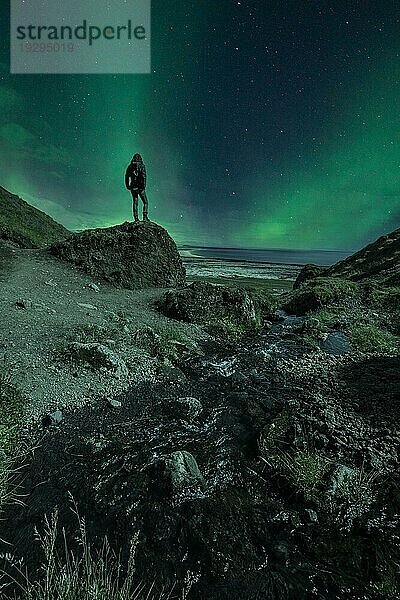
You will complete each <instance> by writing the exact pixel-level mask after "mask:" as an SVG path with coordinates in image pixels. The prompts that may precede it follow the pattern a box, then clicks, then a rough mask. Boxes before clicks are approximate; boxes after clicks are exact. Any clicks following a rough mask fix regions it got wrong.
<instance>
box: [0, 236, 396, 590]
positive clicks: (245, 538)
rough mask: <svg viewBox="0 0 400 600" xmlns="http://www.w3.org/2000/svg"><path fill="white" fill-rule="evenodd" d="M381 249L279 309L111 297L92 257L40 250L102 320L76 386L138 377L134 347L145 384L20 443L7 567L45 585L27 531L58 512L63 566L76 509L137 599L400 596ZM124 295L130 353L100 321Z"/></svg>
mask: <svg viewBox="0 0 400 600" xmlns="http://www.w3.org/2000/svg"><path fill="white" fill-rule="evenodd" d="M146 226H147V225H144V226H143V225H142V224H140V225H138V227H146ZM121 227H125V232H126V230H127V229H128V226H127V225H124V226H121ZM152 227H153V228H155V226H152ZM154 231H156V230H155V229H154ZM157 231H158V230H157ZM109 233H111V232H108V233H107V235H108V234H109ZM142 233H143V235H145V232H144V230H143V231H142V232H141V234H142ZM395 233H396V232H395ZM149 234H150V233H149V232H146V235H149ZM91 235H92V234H91ZM96 235H97V234H96ZM119 235H120V233H119V230H118V229H117V230H116V231H115V237H116V239H119ZM123 235H125V233H123V234H121V237H123ZM156 235H158V233H157V234H156ZM392 237H393V236H392ZM394 237H396V236H394ZM388 238H390V239H392V238H391V236H387V238H384V239H385V240H387V239H388ZM92 239H93V238H92ZM94 243H97V242H94ZM382 243H383V241H382V240H381V241H380V242H379V244H378V242H377V244H378V245H376V246H375V247H374V248H375V250H374V254H376V253H378V254H379V252H381V251H380V250H378V247H379V248H381V247H382ZM386 244H387V242H384V246H383V247H384V248H385V251H384V252H383V251H382V257H383V259H382V260H383V261H384V264H385V265H386V267H387V268H386V267H385V268H383V267H382V268H381V269H379V268H378V265H377V258H376V256H375V258H374V259H373V260H372V261H371V251H368V252H369V257H370V258H368V260H367V258H365V260H364V258H363V259H362V260H360V258H354V261H355V264H357V265H360V264H361V266H357V269H356V267H351V269H350V267H348V265H351V264H353V263H352V259H349V260H348V261H346V264H347V266H346V269H345V271H343V274H339V272H337V271H336V270H335V269H336V268H337V269H338V270H340V269H342V267H341V266H340V265H337V267H335V268H334V269H332V271H330V270H329V271H321V270H320V269H318V268H316V267H310V266H309V267H308V268H307V269H306V270H305V272H303V274H302V277H299V280H298V282H297V285H296V288H295V289H294V290H293V291H291V292H289V293H284V294H282V295H280V296H276V295H275V296H272V295H271V294H269V293H267V292H264V291H263V290H262V288H260V286H257V289H252V288H251V287H249V286H246V287H244V288H241V289H238V290H234V289H232V288H229V289H228V288H224V286H217V287H216V286H214V285H211V284H205V283H202V282H195V283H193V284H191V285H190V286H185V285H184V284H183V283H182V281H181V283H180V284H179V286H178V287H173V288H171V289H169V290H168V289H165V287H164V288H160V287H158V288H155V289H153V290H143V291H138V290H128V289H124V288H122V287H121V288H119V289H118V288H117V287H116V285H117V283H118V281H116V280H114V281H112V282H110V281H109V282H108V283H107V282H106V281H104V279H103V278H101V275H103V276H104V275H105V274H106V276H107V273H105V271H104V270H103V271H102V272H101V273H100V272H96V280H95V281H93V277H94V275H93V273H92V272H91V275H90V277H89V275H87V274H84V273H83V272H82V267H84V269H85V270H86V273H87V272H88V271H87V262H88V260H89V259H88V258H87V256H88V254H87V252H86V251H84V250H81V246H80V242H78V243H77V244H75V243H72V247H73V248H72V249H70V250H69V252H70V257H71V256H72V255H73V263H74V265H78V264H79V262H80V258H79V256H83V257H84V258H83V260H84V262H85V261H86V266H85V265H84V264H80V266H79V267H78V266H74V265H72V264H70V263H69V262H65V261H59V259H56V258H54V257H53V256H52V255H50V256H49V253H47V251H45V252H46V259H45V260H46V261H48V262H46V265H47V268H49V269H50V265H51V268H52V269H53V268H54V269H55V267H56V265H58V268H60V269H61V270H62V271H60V276H57V278H56V277H54V278H53V280H54V281H56V283H57V286H61V281H62V277H61V274H62V275H63V276H64V277H66V276H67V275H66V274H67V272H69V273H70V277H72V276H73V277H75V278H76V279H75V283H73V285H74V286H75V287H74V290H75V291H76V295H75V291H74V292H73V295H72V296H71V300H72V298H74V300H77V299H78V297H79V296H80V294H82V297H81V298H80V300H79V302H81V300H83V304H85V305H86V304H88V303H90V304H93V305H96V306H98V310H97V311H96V310H94V309H88V308H85V309H84V310H83V311H82V313H80V317H82V316H83V314H86V312H87V313H88V315H91V316H90V317H89V318H90V324H91V325H95V324H96V326H97V327H98V328H96V327H93V328H92V329H90V328H89V329H88V328H87V325H88V323H86V324H85V325H86V329H84V330H83V331H82V335H80V336H79V337H77V336H75V337H74V339H73V340H71V339H69V342H68V344H69V346H68V348H69V350H68V351H69V352H72V353H73V361H72V363H71V368H74V369H75V368H76V365H77V364H79V371H76V373H77V374H78V375H77V379H78V380H81V381H82V382H85V381H86V380H85V377H87V376H88V375H87V374H88V373H91V374H93V373H97V374H99V373H101V376H100V379H103V380H104V381H110V380H113V379H114V378H115V375H116V373H118V377H121V376H122V378H123V377H125V376H126V374H127V373H128V374H129V373H130V372H131V369H132V368H133V367H134V365H133V363H130V364H127V363H129V361H126V360H125V359H124V357H126V354H125V353H126V352H127V348H128V346H129V347H131V348H132V347H135V348H136V349H137V350H138V349H140V352H141V356H142V358H143V359H146V360H147V361H148V362H147V363H144V364H145V367H144V374H145V375H146V374H147V375H149V376H144V377H142V378H140V379H138V380H136V381H132V382H130V383H129V385H128V386H126V387H125V388H124V389H121V390H120V391H118V390H115V393H114V394H113V395H112V397H111V398H110V399H109V400H108V401H107V400H106V399H105V398H103V400H102V399H101V397H100V398H99V401H97V402H96V401H92V402H90V403H84V404H83V405H78V406H77V405H72V404H68V403H66V404H65V405H61V404H60V405H58V406H57V407H58V408H59V410H60V411H61V412H53V413H50V414H47V418H45V419H44V420H43V422H41V421H40V419H39V423H38V424H35V423H32V424H31V425H30V426H29V427H28V428H27V427H26V425H25V427H22V429H20V434H19V436H18V437H17V439H18V444H17V447H18V448H19V457H17V458H16V459H15V460H14V463H13V469H14V470H13V472H12V473H11V475H10V477H9V480H8V481H9V483H11V485H12V489H13V490H14V497H15V495H16V494H17V497H19V498H22V499H23V501H22V503H20V504H18V503H16V502H13V501H12V497H11V499H9V501H8V502H5V503H3V517H4V518H3V521H2V523H1V525H0V538H1V540H0V544H2V546H0V553H1V556H2V565H3V569H4V570H5V571H6V572H7V573H9V574H11V576H12V577H13V578H14V580H15V581H16V582H19V583H20V584H21V585H22V587H23V585H24V579H23V578H21V572H25V569H27V571H28V573H29V578H30V579H31V580H33V581H34V580H35V579H38V580H40V578H41V577H42V575H41V573H42V571H41V565H42V563H43V560H44V559H45V556H44V555H43V553H42V552H41V549H40V544H39V543H38V541H37V531H38V532H39V533H40V532H43V531H46V516H47V518H48V519H50V517H51V515H52V514H53V513H54V509H55V508H56V507H57V509H58V523H57V527H58V531H59V532H60V533H59V535H58V536H57V537H55V538H54V545H55V547H56V548H57V549H58V552H59V554H60V555H61V556H62V555H63V552H64V550H63V549H64V547H65V540H64V538H63V536H62V535H61V532H62V530H63V528H64V530H65V539H67V540H68V547H69V548H70V550H72V551H73V552H74V554H75V555H79V552H80V551H81V550H82V549H81V546H80V544H79V543H78V542H77V541H76V530H77V527H78V529H79V522H78V523H77V514H76V512H77V509H78V510H79V515H81V516H82V517H84V518H85V526H84V531H85V535H87V537H88V539H90V540H91V542H92V544H93V547H101V545H102V543H103V540H104V537H105V536H106V537H107V539H108V541H109V543H110V545H111V546H112V548H114V549H115V550H116V552H120V553H121V554H120V556H121V561H122V565H123V567H124V568H125V573H127V572H130V569H131V566H132V564H133V563H132V560H130V558H129V557H132V552H133V553H134V574H135V578H136V579H137V581H139V582H141V585H142V586H143V590H144V591H143V593H141V594H140V595H139V596H138V597H139V598H140V599H141V598H143V599H144V598H146V597H149V598H159V597H160V595H161V596H162V594H163V593H165V592H171V593H170V594H169V597H171V598H180V599H183V598H193V599H194V600H205V599H207V600H225V599H228V598H229V599H230V600H251V599H257V598H260V599H261V598H263V599H264V598H268V599H270V598H271V599H288V600H303V599H304V600H308V599H311V598H318V599H323V600H325V599H326V600H330V599H339V600H361V599H367V600H388V599H391V598H393V599H394V598H400V588H399V583H398V582H399V564H400V547H399V539H400V538H399V536H400V496H399V489H400V475H399V473H400V470H399V466H400V459H399V451H400V418H399V415H400V412H399V406H400V396H399V389H400V369H399V367H400V327H399V323H400V319H399V316H400V301H399V299H400V293H399V288H397V287H396V283H395V279H392V273H393V272H395V271H396V269H397V268H398V261H397V250H396V244H392V243H390V247H391V248H392V252H393V253H394V258H393V256H392V255H391V252H390V251H389V249H388V248H389V247H387V246H386ZM67 246H68V245H67ZM67 246H64V247H67ZM111 246H112V244H111ZM69 248H71V246H69ZM21 252H25V251H21ZM102 253H103V257H104V263H105V262H107V258H106V252H105V250H104V248H103V249H102ZM26 256H28V255H26ZM38 256H39V255H37V257H38ZM355 256H356V257H357V255H355ZM359 256H361V257H366V256H367V253H366V252H364V254H363V253H362V252H361V253H359ZM24 260H28V259H27V258H25V259H24V258H23V257H22V256H18V257H16V262H17V264H23V261H24ZM41 260H44V259H43V258H42V256H41V258H40V261H41ZM40 261H39V264H41V266H40V267H39V269H38V271H37V273H38V274H40V270H41V269H43V270H44V263H40ZM52 261H53V262H52ZM104 263H103V264H104ZM372 264H374V265H375V266H374V267H372V266H371V265H372ZM362 265H364V266H362ZM381 266H382V265H381ZM90 268H92V266H90V267H89V269H90ZM363 268H365V269H366V270H368V269H369V271H368V273H367V272H366V274H365V276H363V275H362V273H363V272H364V271H362V269H363ZM10 272H12V273H14V274H13V275H12V277H14V283H15V282H16V281H17V276H16V274H15V273H16V272H15V271H13V270H12V269H11V270H6V275H4V278H5V279H4V280H5V281H6V280H7V277H10ZM22 272H24V269H22ZM177 272H178V273H179V272H180V271H179V269H178V270H177ZM383 272H385V273H387V274H389V275H388V276H386V275H385V276H384V279H376V277H381V276H382V273H383ZM54 273H57V271H56V270H55V271H54ZM305 273H306V276H305ZM310 274H311V276H309V275H310ZM378 274H379V275H378ZM108 275H109V272H108ZM45 276H46V278H48V277H49V273H46V274H45ZM124 276H125V275H124ZM84 277H85V278H87V279H83V278H84ZM129 277H130V275H129ZM38 279H39V281H40V278H39V277H38ZM71 281H72V279H71ZM84 281H85V285H88V286H90V285H92V286H93V285H95V286H96V287H98V288H99V291H96V288H93V287H92V288H90V287H89V288H86V287H85V286H84V285H83V282H84ZM169 281H170V280H169ZM120 285H122V283H121V281H120ZM146 285H147V282H146ZM107 286H108V287H107ZM41 287H42V286H41V285H40V284H38V288H41ZM60 289H61V288H60ZM65 293H66V289H63V290H62V293H61V294H59V296H60V297H61V298H63V297H64V294H65ZM71 293H72V290H71ZM85 294H92V296H90V297H89V296H86V295H85ZM31 295H32V296H33V294H31ZM24 297H25V296H24ZM117 298H119V300H118V302H120V303H122V302H124V309H123V315H124V318H123V320H122V323H121V325H122V337H121V336H117V335H116V334H115V335H114V334H113V335H112V334H111V333H110V332H109V330H108V329H107V328H105V329H106V330H103V329H102V327H104V323H103V322H102V321H101V322H100V321H99V323H97V322H96V323H95V322H94V321H92V318H93V315H94V314H96V315H97V314H100V315H102V318H103V317H104V315H105V310H106V306H108V308H109V309H110V302H117ZM53 299H54V301H55V296H54V297H53ZM30 301H32V302H35V301H36V300H35V297H32V298H30ZM7 310H9V313H8V315H9V316H8V317H7V312H6V311H7ZM18 310H19V311H21V312H18V313H17V312H15V311H17V307H16V306H15V305H11V302H9V303H8V304H7V307H3V320H7V318H8V322H14V321H15V322H16V323H18V321H17V320H16V319H17V317H16V315H20V314H24V315H27V314H28V310H31V311H32V313H31V314H32V315H33V311H34V310H36V311H38V310H39V309H38V308H35V309H33V308H31V307H29V308H27V307H25V308H24V307H22V306H21V307H18ZM55 310H56V314H58V311H61V301H60V304H59V305H58V307H56V309H55ZM13 311H14V312H13ZM68 312H69V314H70V313H71V312H73V311H71V308H69V311H68ZM18 318H19V317H18ZM140 319H142V320H141V321H140ZM74 323H75V324H76V320H75V321H74ZM60 326H61V323H57V327H60ZM40 327H45V325H44V319H43V320H42V321H40ZM125 327H126V329H125ZM33 329H34V328H33ZM49 335H50V334H49V332H47V337H49ZM110 339H114V340H115V341H116V343H115V344H114V345H113V344H111V345H110V343H109V340H110ZM110 352H112V353H113V354H110ZM117 356H118V357H119V358H120V359H121V358H122V359H124V361H125V367H126V369H127V371H125V370H124V367H123V366H122V365H121V363H119V362H118V361H117V360H116V357H117ZM71 373H72V371H71ZM118 377H117V379H118ZM71 381H72V378H71ZM64 385H65V386H67V385H68V384H67V382H65V384H64ZM85 386H86V384H85V383H83V388H82V389H84V388H85ZM0 397H1V407H2V410H3V411H4V414H5V415H6V416H7V415H8V416H7V419H9V418H10V417H9V412H10V411H9V410H8V411H7V410H6V407H10V406H12V405H13V403H14V404H17V405H18V407H19V408H18V410H21V407H22V406H23V401H22V399H21V396H20V395H19V392H18V377H14V378H13V377H12V376H9V377H3V379H2V382H1V386H0ZM53 408H55V407H53ZM11 412H12V411H11ZM44 416H46V413H44ZM2 439H3V440H6V441H7V443H8V444H9V445H8V447H7V448H5V450H6V451H9V450H8V448H11V447H12V446H11V445H10V443H9V440H8V438H7V437H6V436H4V435H3V438H2ZM13 443H14V446H15V445H16V443H17V442H16V438H15V437H14V442H13ZM5 445H6V444H5V442H3V446H5ZM21 448H25V449H26V450H25V452H22V451H21ZM6 453H7V452H6ZM3 460H5V459H3ZM15 491H17V492H16V494H15ZM11 496H12V495H11ZM129 565H131V566H129ZM6 579H7V578H6ZM12 587H13V586H11V587H9V588H8V593H10V594H11V593H12ZM18 589H19V590H20V588H18V586H17V587H15V585H14V590H15V591H17V592H18ZM149 590H151V591H150V592H149ZM3 593H4V594H5V593H6V591H4V592H3ZM148 593H149V595H147V594H148ZM19 594H20V597H24V598H25V597H26V596H23V595H22V594H21V591H19ZM17 597H18V594H17ZM84 597H85V598H89V597H90V596H89V595H86V596H84ZM98 597H99V598H105V597H106V596H104V595H99V596H98ZM132 597H137V596H132ZM52 598H53V596H52Z"/></svg>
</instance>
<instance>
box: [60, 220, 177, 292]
mask: <svg viewBox="0 0 400 600" xmlns="http://www.w3.org/2000/svg"><path fill="white" fill-rule="evenodd" d="M50 252H51V253H52V254H53V255H55V256H57V257H58V258H61V259H62V260H65V261H68V262H71V263H73V264H75V265H78V266H79V267H80V268H81V269H82V270H83V271H85V272H86V273H88V274H89V275H92V276H95V277H100V278H102V279H105V280H106V281H108V282H109V283H112V284H114V285H117V286H121V287H125V288H128V289H139V288H150V287H177V286H181V285H184V284H185V278H186V273H185V269H184V266H183V263H182V260H181V257H180V256H179V252H178V249H177V247H176V244H175V242H174V240H173V239H172V238H171V237H170V235H169V234H168V232H167V231H166V230H165V229H163V228H162V227H160V226H159V225H157V224H156V223H152V222H147V223H144V222H139V223H131V222H125V223H122V225H116V226H114V227H107V228H101V229H87V230H85V231H82V232H80V233H77V234H75V235H74V236H72V237H70V238H68V239H67V240H65V241H63V242H59V243H56V244H53V245H52V246H51V247H50Z"/></svg>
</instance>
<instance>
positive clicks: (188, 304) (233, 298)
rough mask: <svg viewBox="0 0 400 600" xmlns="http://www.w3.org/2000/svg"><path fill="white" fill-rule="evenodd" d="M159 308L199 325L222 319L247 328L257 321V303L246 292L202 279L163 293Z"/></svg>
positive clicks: (254, 324) (238, 326) (175, 316)
mask: <svg viewBox="0 0 400 600" xmlns="http://www.w3.org/2000/svg"><path fill="white" fill-rule="evenodd" d="M158 308H159V309H160V310H161V312H163V313H164V314H165V315H166V316H168V317H172V318H173V319H177V320H179V321H186V322H188V323H198V324H200V325H209V324H216V323H218V322H225V323H229V324H231V325H232V326H233V327H237V328H243V329H249V328H252V327H256V326H258V325H259V324H260V315H259V311H258V310H257V308H258V307H257V303H256V302H255V301H254V298H253V297H252V295H251V293H250V292H249V291H247V290H245V289H243V288H229V287H225V286H223V285H214V284H211V283H206V282H202V281H195V282H194V283H192V284H190V285H189V286H187V287H186V288H184V289H181V290H173V291H172V290H171V291H168V292H166V293H165V295H164V298H163V300H162V301H161V302H160V303H159V305H158Z"/></svg>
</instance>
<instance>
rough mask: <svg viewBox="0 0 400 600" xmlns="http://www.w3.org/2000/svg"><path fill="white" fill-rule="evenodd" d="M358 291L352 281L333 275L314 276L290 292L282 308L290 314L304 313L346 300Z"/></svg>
mask: <svg viewBox="0 0 400 600" xmlns="http://www.w3.org/2000/svg"><path fill="white" fill-rule="evenodd" d="M357 293H358V286H357V284H356V283H354V282H353V281H347V280H344V279H339V278H335V277H316V278H315V279H311V280H310V281H307V282H305V283H303V284H302V285H301V287H300V288H299V289H297V290H295V291H294V292H293V293H292V294H290V296H289V298H288V299H287V301H286V302H285V304H284V305H283V306H282V308H283V309H284V310H285V311H286V312H287V313H289V314H292V315H305V314H306V313H308V312H310V311H313V310H318V309H319V308H322V307H323V306H328V305H331V304H336V303H338V302H341V303H342V302H346V301H348V300H350V299H352V298H354V297H355V296H356V295H357Z"/></svg>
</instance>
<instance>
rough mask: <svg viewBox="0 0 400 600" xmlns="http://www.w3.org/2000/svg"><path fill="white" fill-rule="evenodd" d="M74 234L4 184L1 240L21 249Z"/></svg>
mask: <svg viewBox="0 0 400 600" xmlns="http://www.w3.org/2000/svg"><path fill="white" fill-rule="evenodd" d="M72 235H73V234H72V232H71V231H68V229H65V227H63V226H62V225H60V224H59V223H56V221H54V220H53V219H52V218H51V217H49V216H48V215H46V214H45V213H44V212H42V211H41V210H38V209H37V208H34V207H33V206H31V205H30V204H28V203H27V202H25V200H22V198H19V197H18V196H16V195H15V194H12V193H11V192H9V191H7V190H6V189H4V188H3V187H1V186H0V239H3V240H7V241H8V242H10V243H12V244H14V245H16V246H19V247H20V248H41V247H43V246H47V245H49V244H52V243H54V242H56V241H59V240H63V239H66V238H67V237H69V236H72Z"/></svg>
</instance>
